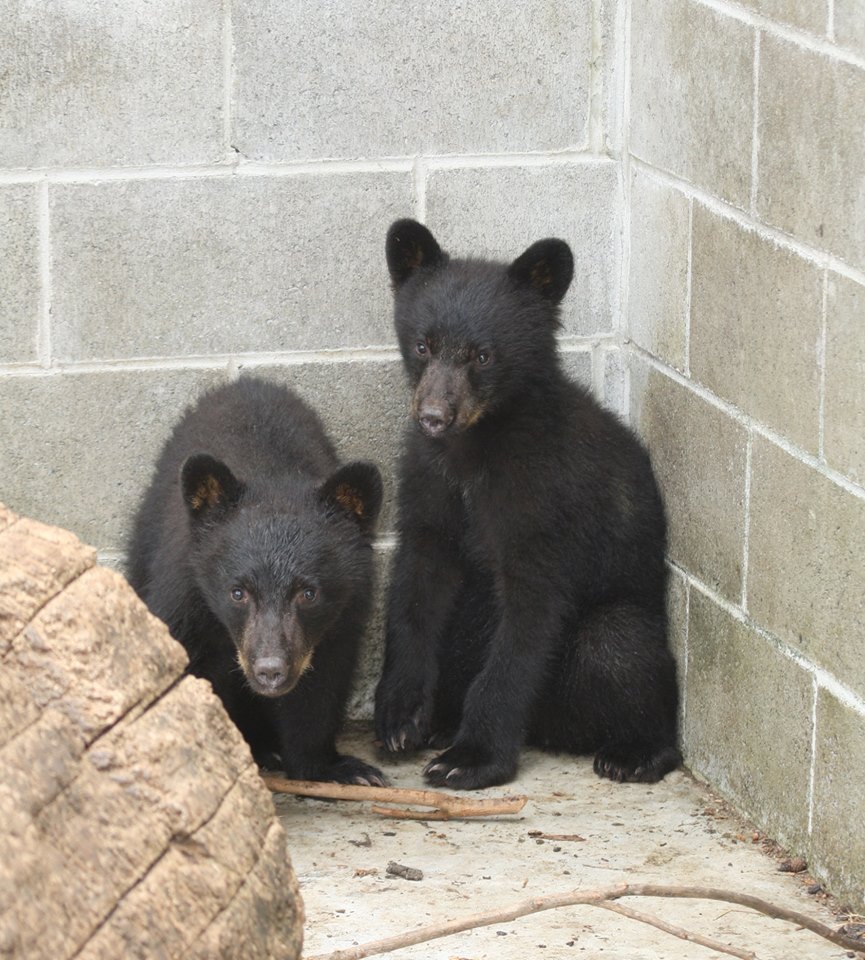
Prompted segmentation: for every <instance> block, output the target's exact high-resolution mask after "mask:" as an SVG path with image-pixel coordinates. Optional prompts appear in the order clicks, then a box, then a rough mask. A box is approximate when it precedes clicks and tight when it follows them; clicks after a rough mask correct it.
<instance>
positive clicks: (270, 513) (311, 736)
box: [130, 378, 384, 785]
mask: <svg viewBox="0 0 865 960" xmlns="http://www.w3.org/2000/svg"><path fill="white" fill-rule="evenodd" d="M381 499H382V486H381V477H380V475H379V472H378V469H377V468H376V467H375V466H374V465H373V464H370V463H365V462H356V463H350V464H347V465H346V466H343V467H340V466H339V465H338V462H337V458H336V454H335V452H334V448H333V446H332V444H331V442H330V441H329V439H328V438H327V436H326V435H325V432H324V428H323V426H322V424H321V421H320V420H319V418H318V416H317V415H316V414H315V413H313V411H312V410H310V409H309V408H308V407H307V406H306V405H305V404H304V403H303V402H302V401H301V400H300V398H299V397H297V396H296V395H295V394H294V393H292V392H291V391H290V390H288V389H286V388H284V387H281V386H278V385H277V384H274V383H268V382H266V381H264V380H259V379H254V378H241V379H240V380H238V381H236V382H234V383H231V384H228V385H227V386H222V387H218V388H217V389H215V390H212V391H211V392H209V393H207V394H205V395H204V396H203V397H202V398H201V400H200V401H199V402H198V404H197V405H196V406H194V407H193V408H191V409H190V410H188V411H187V413H186V414H185V415H184V416H183V418H182V419H181V420H180V422H179V423H178V424H177V426H176V427H175V429H174V432H173V434H172V436H171V437H170V439H169V440H168V442H167V444H166V445H165V448H164V450H163V451H162V455H161V456H160V458H159V461H158V463H157V465H156V470H155V474H154V478H153V481H152V484H151V486H150V488H149V490H148V492H147V494H146V495H145V498H144V500H143V503H142V505H141V507H140V509H139V512H138V515H137V518H136V522H135V527H134V532H133V538H132V544H131V550H130V582H131V583H132V585H133V587H134V588H135V589H136V591H137V592H138V594H139V595H140V596H141V598H142V599H143V600H144V601H145V603H146V604H147V606H148V607H149V608H150V610H151V611H152V612H153V613H154V614H155V615H156V616H157V617H160V618H161V619H162V620H164V621H165V622H166V623H167V624H168V627H169V629H170V630H171V633H172V635H173V636H174V637H175V638H176V639H177V640H179V641H180V642H181V643H182V644H183V646H184V647H185V648H186V651H187V653H188V654H189V670H190V672H191V673H193V674H195V675H196V676H199V677H204V678H206V679H207V680H209V681H210V682H211V684H212V685H213V688H214V690H215V691H216V693H217V694H218V695H219V697H220V698H221V699H222V702H223V703H224V704H225V707H226V709H227V711H228V713H229V715H230V716H231V718H232V720H233V721H234V723H235V724H236V725H237V727H238V728H239V729H240V731H241V733H242V734H243V735H244V737H245V738H246V740H247V742H248V743H249V745H250V747H251V748H252V751H253V754H254V756H255V757H256V759H257V760H258V761H259V762H260V763H263V764H264V765H266V766H273V765H274V762H275V761H276V760H277V759H278V765H279V766H281V768H282V769H283V770H284V771H285V773H286V774H287V775H288V776H289V777H293V778H298V779H304V780H336V781H338V782H340V783H360V784H372V785H381V784H382V783H383V782H384V778H383V776H382V774H381V772H380V771H379V770H377V769H376V768H375V767H372V766H370V765H369V764H367V763H364V762H363V761H361V760H358V759H356V758H355V757H350V756H341V755H340V754H338V753H337V751H336V745H335V737H336V733H337V730H338V728H339V726H340V723H341V720H342V715H343V709H344V706H345V702H346V699H347V697H348V692H349V684H350V680H351V675H352V672H353V670H354V665H355V660H356V655H357V647H358V641H359V638H360V635H361V632H362V630H363V627H364V624H365V622H366V619H367V614H368V611H369V606H370V595H371V586H372V546H371V542H370V538H371V533H372V526H373V523H374V521H375V518H376V516H377V514H378V511H379V507H380V506H381Z"/></svg>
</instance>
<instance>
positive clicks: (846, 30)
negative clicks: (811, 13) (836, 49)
mask: <svg viewBox="0 0 865 960" xmlns="http://www.w3.org/2000/svg"><path fill="white" fill-rule="evenodd" d="M835 41H836V43H839V44H840V45H841V46H842V47H848V48H849V49H851V50H855V51H856V52H857V53H865V0H835Z"/></svg>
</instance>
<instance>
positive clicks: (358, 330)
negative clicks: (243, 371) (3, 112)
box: [51, 174, 412, 360]
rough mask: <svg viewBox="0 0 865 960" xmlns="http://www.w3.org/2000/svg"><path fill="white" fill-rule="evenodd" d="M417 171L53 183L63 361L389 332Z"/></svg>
mask: <svg viewBox="0 0 865 960" xmlns="http://www.w3.org/2000/svg"><path fill="white" fill-rule="evenodd" d="M411 197H412V186H411V177H410V175H409V174H359V175H356V176H338V177H321V176H297V177H278V178H269V177H261V178H259V177H243V178H238V177H232V178H225V179H222V178H217V179H201V180H146V181H134V182H115V183H110V184H106V183H103V184H82V185H63V186H58V187H56V188H53V191H52V204H51V209H52V217H53V223H54V244H53V249H52V275H53V276H54V278H55V281H54V299H53V305H52V315H53V318H54V322H53V328H52V344H53V349H54V354H55V357H57V358H58V359H62V360H85V359H91V358H96V357H98V358H117V357H144V356H184V355H190V354H213V353H216V354H228V353H243V352H250V351H251V352H262V351H263V352H268V351H278V350H312V349H321V348H330V347H348V346H365V345H370V344H387V343H391V342H392V341H393V340H394V336H393V333H392V330H391V320H390V287H389V282H388V277H387V267H386V265H385V258H384V236H385V232H386V230H387V227H388V225H389V224H390V222H391V220H393V219H395V218H396V217H398V216H402V215H405V214H406V213H408V212H409V211H410V210H411Z"/></svg>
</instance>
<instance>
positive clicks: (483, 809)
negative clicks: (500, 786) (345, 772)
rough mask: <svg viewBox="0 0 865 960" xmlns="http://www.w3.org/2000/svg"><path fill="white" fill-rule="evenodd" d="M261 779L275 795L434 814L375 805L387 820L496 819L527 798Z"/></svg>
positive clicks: (272, 777) (270, 776) (274, 777)
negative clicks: (479, 797)
mask: <svg viewBox="0 0 865 960" xmlns="http://www.w3.org/2000/svg"><path fill="white" fill-rule="evenodd" d="M262 778H263V779H264V782H265V783H266V784H267V786H268V787H269V788H270V789H271V790H272V791H273V792H274V793H290V794H294V795H295V796H301V797H319V798H321V799H326V800H373V801H384V802H386V803H402V804H411V805H414V806H417V807H431V808H432V810H433V811H435V812H433V813H429V812H424V811H417V810H396V809H394V808H392V807H382V806H381V805H380V804H379V803H376V804H375V805H374V806H373V808H372V810H373V812H374V813H379V814H382V815H383V816H386V817H398V818H401V819H411V820H451V819H454V818H456V817H497V816H500V815H501V814H511V813H519V812H520V810H522V809H523V807H524V806H525V805H526V801H527V799H528V798H527V797H524V796H518V797H501V798H496V797H491V798H489V799H484V800H471V799H469V798H468V797H458V796H456V795H454V794H452V793H440V792H439V791H438V790H407V789H404V788H402V787H361V786H356V785H354V784H347V783H321V782H319V781H317V780H287V779H286V778H285V777H281V776H279V775H278V774H275V773H264V774H262Z"/></svg>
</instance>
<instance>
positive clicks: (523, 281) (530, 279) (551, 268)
mask: <svg viewBox="0 0 865 960" xmlns="http://www.w3.org/2000/svg"><path fill="white" fill-rule="evenodd" d="M508 276H509V277H511V279H512V280H514V281H516V282H517V283H518V284H520V285H521V286H523V285H525V286H530V287H531V288H532V289H533V290H535V291H536V292H537V293H539V294H540V295H541V296H542V297H543V298H544V299H545V300H550V301H551V302H552V303H559V302H560V301H561V299H562V297H563V296H564V295H565V294H566V293H567V291H568V287H569V286H570V285H571V280H572V279H573V277H574V255H573V254H572V253H571V248H570V247H569V246H568V245H567V244H566V243H565V241H564V240H556V239H549V240H538V242H537V243H533V244H532V245H531V246H530V247H529V249H528V250H526V252H525V253H523V254H521V255H520V256H518V257H517V259H516V260H514V262H513V263H512V264H511V265H510V267H508Z"/></svg>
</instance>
